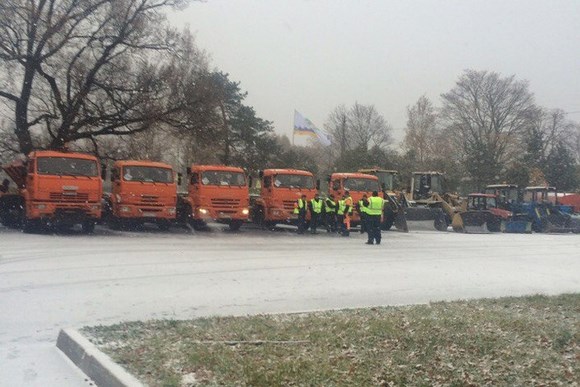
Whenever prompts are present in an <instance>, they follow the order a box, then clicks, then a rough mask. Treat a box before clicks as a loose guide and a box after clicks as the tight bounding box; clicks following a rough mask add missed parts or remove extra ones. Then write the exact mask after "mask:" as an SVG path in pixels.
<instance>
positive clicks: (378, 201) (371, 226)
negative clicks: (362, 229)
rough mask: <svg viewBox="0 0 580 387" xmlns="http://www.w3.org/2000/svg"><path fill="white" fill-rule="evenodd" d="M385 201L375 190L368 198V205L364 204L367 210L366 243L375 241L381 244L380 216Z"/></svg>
mask: <svg viewBox="0 0 580 387" xmlns="http://www.w3.org/2000/svg"><path fill="white" fill-rule="evenodd" d="M384 205H385V201H384V199H383V198H381V197H379V193H378V192H377V191H373V196H371V197H370V198H369V200H368V205H367V206H366V207H367V209H366V212H367V226H368V231H367V234H368V236H369V238H368V240H367V245H372V244H374V243H376V244H377V245H380V244H381V217H382V215H383V207H384Z"/></svg>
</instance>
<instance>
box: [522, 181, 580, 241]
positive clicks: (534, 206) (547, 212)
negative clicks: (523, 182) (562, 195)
mask: <svg viewBox="0 0 580 387" xmlns="http://www.w3.org/2000/svg"><path fill="white" fill-rule="evenodd" d="M522 193H523V195H522V200H521V201H519V202H518V203H516V204H514V205H513V206H514V208H515V210H517V212H519V213H527V214H528V218H529V219H530V220H531V221H532V230H534V231H535V232H554V233H568V232H574V233H580V219H578V218H577V217H575V216H573V215H572V208H571V206H566V205H562V204H560V203H559V202H558V191H557V190H556V188H555V187H526V188H525V189H524V190H523V192H522Z"/></svg>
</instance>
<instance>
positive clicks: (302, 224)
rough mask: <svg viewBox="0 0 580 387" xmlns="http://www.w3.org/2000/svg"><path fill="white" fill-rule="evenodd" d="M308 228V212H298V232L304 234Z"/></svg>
mask: <svg viewBox="0 0 580 387" xmlns="http://www.w3.org/2000/svg"><path fill="white" fill-rule="evenodd" d="M305 229H306V213H305V212H301V213H299V214H298V234H303V233H304V230H305Z"/></svg>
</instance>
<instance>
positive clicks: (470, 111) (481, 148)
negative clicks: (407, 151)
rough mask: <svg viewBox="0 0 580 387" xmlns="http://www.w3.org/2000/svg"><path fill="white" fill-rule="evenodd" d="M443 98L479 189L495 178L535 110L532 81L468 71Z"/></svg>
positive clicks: (450, 124) (448, 121)
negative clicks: (531, 91)
mask: <svg viewBox="0 0 580 387" xmlns="http://www.w3.org/2000/svg"><path fill="white" fill-rule="evenodd" d="M441 98H442V100H443V109H442V118H443V120H444V123H445V125H446V127H447V128H448V129H449V133H450V135H451V139H452V140H453V141H455V144H456V148H457V150H458V151H459V152H460V153H461V155H462V157H463V161H464V164H465V168H466V172H467V173H468V175H469V176H470V177H471V178H472V179H473V181H474V183H475V186H476V188H479V187H481V186H482V185H483V184H485V183H488V182H492V181H495V180H497V179H498V178H499V177H500V176H501V173H502V171H503V169H504V168H505V165H506V164H507V162H508V161H509V156H510V155H512V154H513V153H512V152H511V151H512V150H515V149H516V147H518V146H520V135H521V134H522V133H524V132H525V130H526V129H528V128H529V126H530V123H531V120H532V117H533V115H534V113H535V112H536V109H537V108H536V106H535V105H534V98H533V95H532V94H531V93H530V92H529V91H528V83H527V82H526V81H518V80H516V79H515V76H513V75H512V76H509V77H505V78H504V77H501V76H500V74H498V73H494V72H487V71H474V70H466V71H465V72H464V73H463V75H461V77H460V78H459V80H458V81H457V83H456V85H455V87H454V88H453V89H452V90H450V91H449V92H447V93H445V94H442V95H441Z"/></svg>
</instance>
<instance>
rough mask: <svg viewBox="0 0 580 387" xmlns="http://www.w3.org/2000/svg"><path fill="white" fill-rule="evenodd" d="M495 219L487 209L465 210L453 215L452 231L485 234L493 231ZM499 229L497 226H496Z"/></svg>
mask: <svg viewBox="0 0 580 387" xmlns="http://www.w3.org/2000/svg"><path fill="white" fill-rule="evenodd" d="M495 223H496V219H495V217H494V216H493V214H492V213H491V212H489V211H465V212H461V213H457V214H455V215H454V216H453V219H452V221H451V226H452V227H453V231H455V232H462V233H467V234H487V233H489V232H492V230H493V231H495V229H496V227H495ZM497 231H499V227H497Z"/></svg>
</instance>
